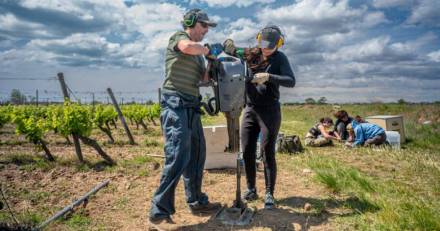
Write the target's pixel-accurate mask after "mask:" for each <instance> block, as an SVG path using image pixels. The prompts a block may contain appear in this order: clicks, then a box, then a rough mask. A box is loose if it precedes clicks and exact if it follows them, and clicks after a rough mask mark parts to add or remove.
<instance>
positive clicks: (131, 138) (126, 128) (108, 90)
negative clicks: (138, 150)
mask: <svg viewBox="0 0 440 231" xmlns="http://www.w3.org/2000/svg"><path fill="white" fill-rule="evenodd" d="M107 92H108V94H109V95H110V99H111V100H112V102H113V106H114V107H115V109H116V112H117V113H118V116H119V120H120V121H121V123H122V126H124V130H125V133H127V136H128V140H129V142H130V144H135V142H134V139H133V136H132V135H131V132H130V129H128V126H127V123H126V122H125V118H124V115H122V112H121V109H120V108H119V105H118V102H117V101H116V98H115V96H114V95H113V91H112V89H111V88H107Z"/></svg>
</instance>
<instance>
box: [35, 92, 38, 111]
mask: <svg viewBox="0 0 440 231" xmlns="http://www.w3.org/2000/svg"><path fill="white" fill-rule="evenodd" d="M35 105H36V106H37V107H38V89H37V90H35Z"/></svg>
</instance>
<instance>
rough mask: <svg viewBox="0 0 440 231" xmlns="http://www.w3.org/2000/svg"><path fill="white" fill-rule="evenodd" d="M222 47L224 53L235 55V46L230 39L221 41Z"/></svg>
mask: <svg viewBox="0 0 440 231" xmlns="http://www.w3.org/2000/svg"><path fill="white" fill-rule="evenodd" d="M223 47H224V48H225V53H226V54H228V55H235V50H236V47H235V45H234V41H233V40H232V39H226V40H225V41H224V42H223Z"/></svg>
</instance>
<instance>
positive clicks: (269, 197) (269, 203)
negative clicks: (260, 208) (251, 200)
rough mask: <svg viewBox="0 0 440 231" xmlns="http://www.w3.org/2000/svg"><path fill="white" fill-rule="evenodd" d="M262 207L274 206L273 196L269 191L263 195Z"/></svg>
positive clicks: (270, 207)
mask: <svg viewBox="0 0 440 231" xmlns="http://www.w3.org/2000/svg"><path fill="white" fill-rule="evenodd" d="M264 208H265V209H273V208H275V198H274V197H273V195H272V193H270V192H267V193H266V196H265V197H264Z"/></svg>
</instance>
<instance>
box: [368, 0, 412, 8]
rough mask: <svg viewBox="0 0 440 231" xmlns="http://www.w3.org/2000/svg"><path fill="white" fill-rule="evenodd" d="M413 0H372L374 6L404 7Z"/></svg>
mask: <svg viewBox="0 0 440 231" xmlns="http://www.w3.org/2000/svg"><path fill="white" fill-rule="evenodd" d="M413 2H414V1H413V0H373V6H374V7H376V8H391V7H406V6H410V5H412V4H413Z"/></svg>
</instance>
